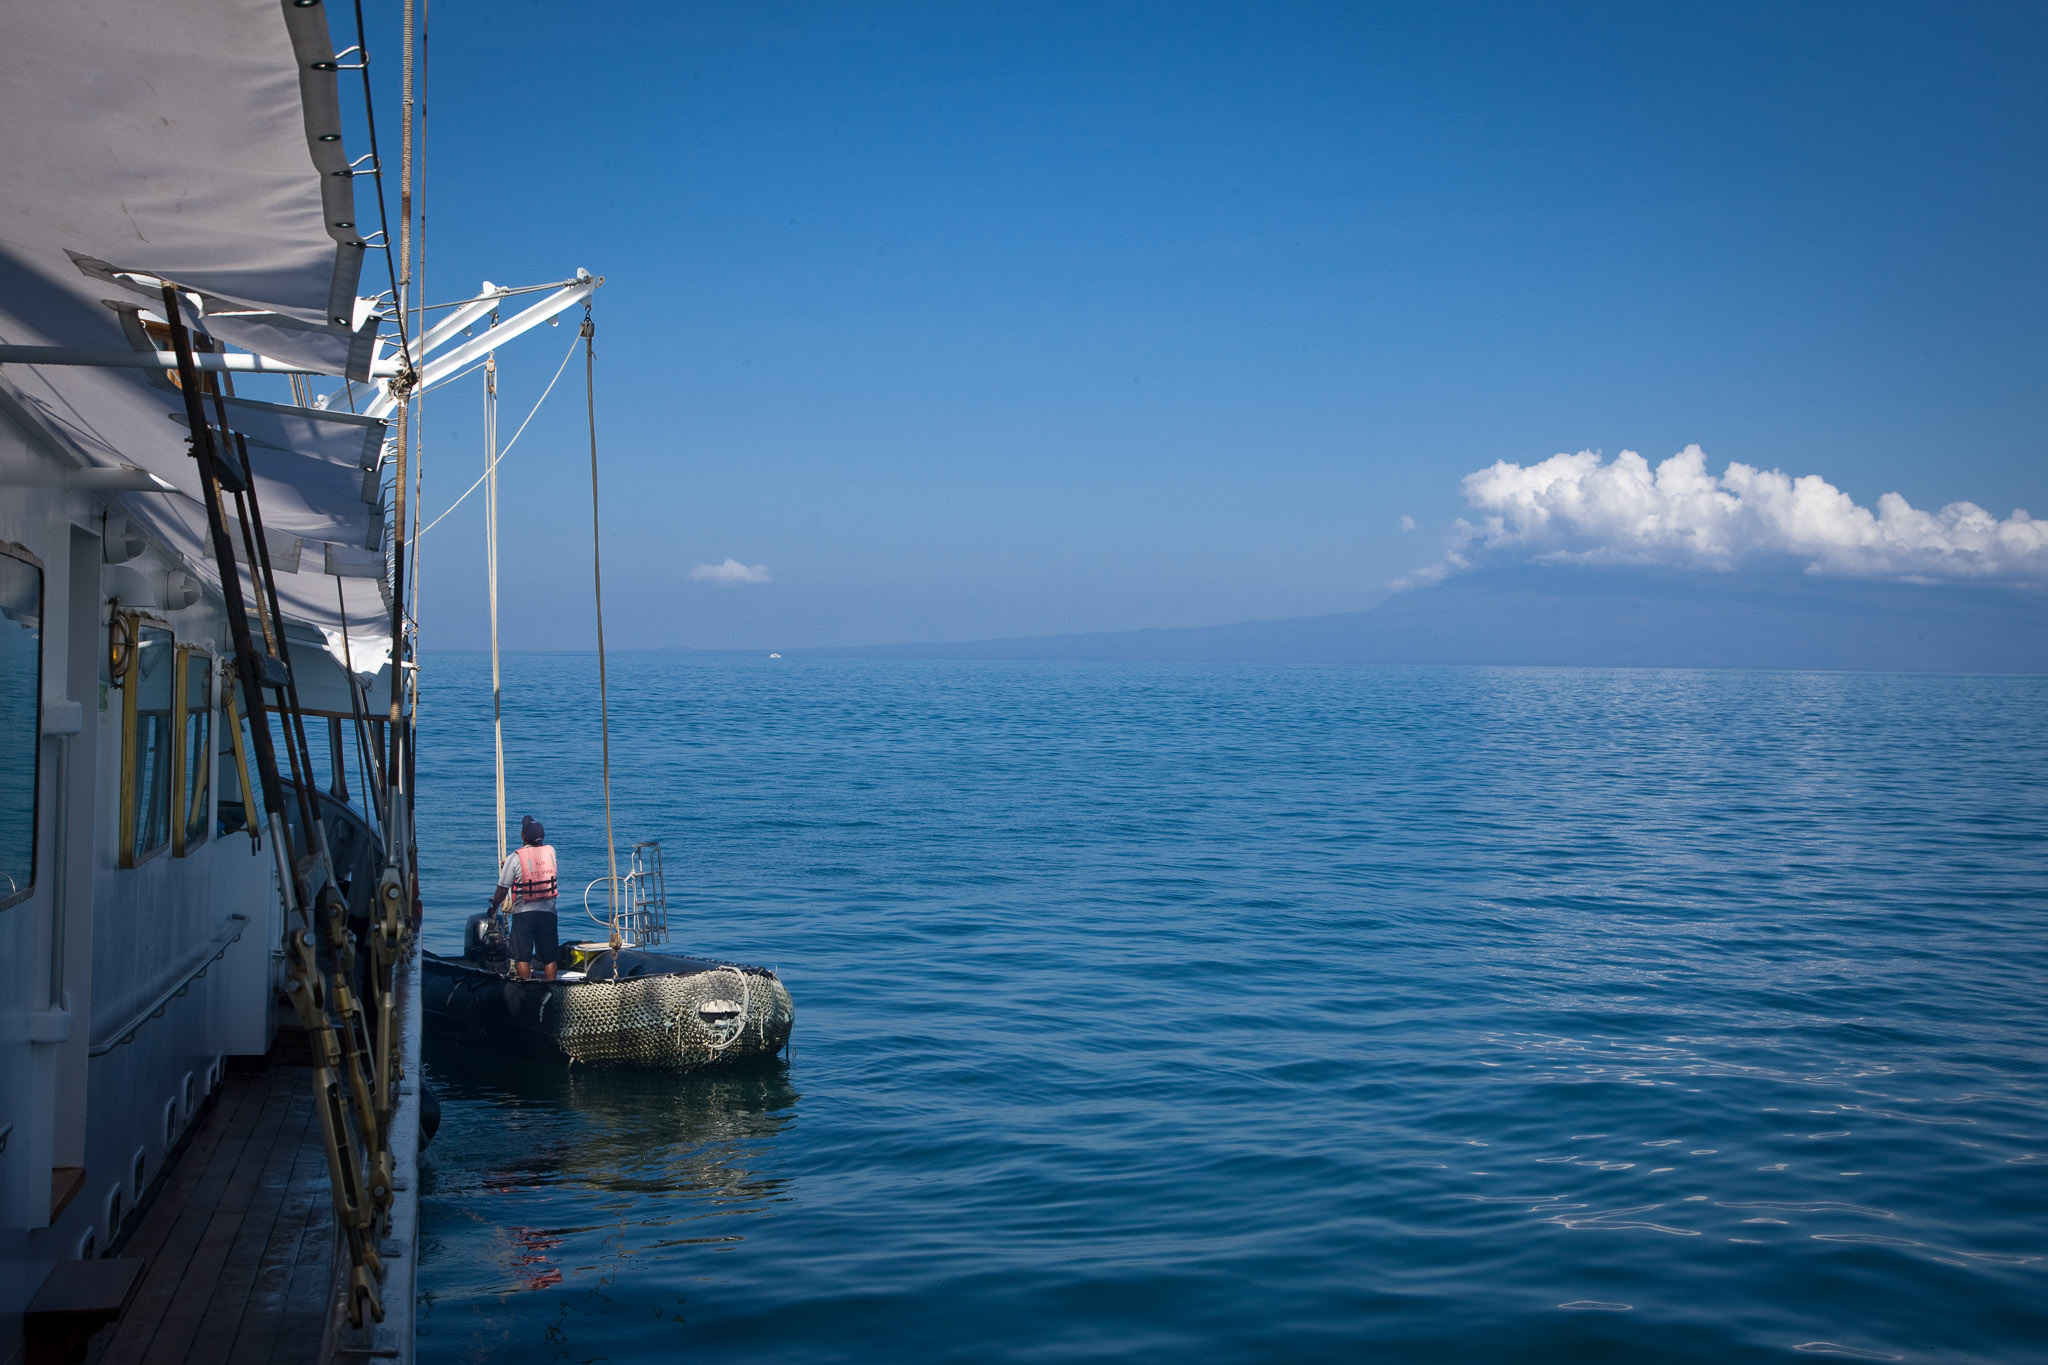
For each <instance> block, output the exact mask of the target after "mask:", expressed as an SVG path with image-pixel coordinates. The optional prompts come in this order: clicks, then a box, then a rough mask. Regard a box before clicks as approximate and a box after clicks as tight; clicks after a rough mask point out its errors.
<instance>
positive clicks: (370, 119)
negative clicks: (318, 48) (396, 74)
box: [355, 0, 412, 369]
mask: <svg viewBox="0 0 2048 1365" xmlns="http://www.w3.org/2000/svg"><path fill="white" fill-rule="evenodd" d="M355 6H356V51H357V52H359V53H360V54H361V55H362V59H363V60H362V61H361V62H360V63H358V65H359V67H360V68H361V70H362V73H363V122H364V123H365V124H366V125H367V126H368V128H369V133H370V164H371V165H372V166H374V167H376V169H375V170H374V171H372V172H371V175H372V176H373V177H374V178H375V179H376V181H377V226H378V227H379V228H381V229H383V234H384V269H385V271H386V272H387V273H388V274H389V275H390V277H391V298H392V301H393V303H395V304H396V305H397V307H396V310H395V311H396V312H397V313H398V348H399V354H401V355H403V356H404V357H405V364H406V368H407V369H411V368H412V341H411V339H410V338H409V337H408V336H407V334H406V330H405V296H404V295H403V294H400V293H399V292H398V262H396V261H394V260H393V259H392V258H391V215H390V214H389V213H388V212H387V211H386V209H385V207H384V158H383V157H382V156H380V155H379V154H378V152H377V102H376V100H375V99H373V98H371V95H370V40H369V39H368V38H366V37H364V36H363V33H364V30H363V0H355ZM408 36H410V35H408ZM406 55H407V57H408V58H409V57H410V56H411V55H412V54H411V50H410V49H409V48H408V50H407V53H406ZM408 112H409V111H408ZM408 131H410V130H408ZM408 169H409V168H408Z"/></svg>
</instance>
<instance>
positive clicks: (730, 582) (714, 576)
mask: <svg viewBox="0 0 2048 1365" xmlns="http://www.w3.org/2000/svg"><path fill="white" fill-rule="evenodd" d="M690 577H691V578H693V579H695V580H696V581H697V582H699V583H716V584H717V585H718V586H719V587H721V588H737V587H739V586H740V585H742V584H744V583H772V582H774V581H775V580H774V579H772V578H770V577H769V576H768V566H767V565H766V564H742V563H740V562H739V561H738V560H737V559H727V560H726V561H725V563H723V564H699V565H698V566H697V567H696V568H694V569H692V570H690Z"/></svg>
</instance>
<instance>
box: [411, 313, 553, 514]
mask: <svg viewBox="0 0 2048 1365" xmlns="http://www.w3.org/2000/svg"><path fill="white" fill-rule="evenodd" d="M580 340H582V337H581V336H580V335H579V336H578V337H576V338H575V339H573V340H571V341H570V342H569V352H568V354H567V355H564V356H563V357H562V363H561V364H560V365H557V366H556V367H555V377H554V379H550V380H549V381H548V386H547V387H546V388H544V389H542V390H541V391H540V397H539V398H538V399H536V400H535V401H534V404H533V412H529V413H527V414H526V422H521V423H520V424H519V430H518V431H515V432H513V433H512V439H511V440H509V441H507V442H505V448H504V449H503V450H501V451H499V452H498V459H497V460H493V461H491V469H496V468H497V467H498V460H502V459H504V458H505V457H506V456H507V455H510V454H511V453H512V447H513V446H516V445H518V444H519V438H520V437H521V436H522V435H524V434H525V433H526V423H527V422H531V421H532V420H533V418H534V413H537V412H539V411H540V405H541V404H542V403H545V402H547V401H548V395H549V394H551V393H553V392H554V391H555V384H556V382H557V381H558V380H560V379H561V377H562V372H563V371H564V370H566V369H568V368H569V362H570V361H571V360H573V359H575V357H576V342H577V341H580ZM489 474H490V470H486V471H485V472H484V473H483V474H479V475H478V476H477V480H476V482H475V483H473V484H471V485H470V486H469V487H467V488H465V489H463V490H462V497H460V498H457V499H456V500H455V501H454V502H451V503H449V504H448V508H447V510H446V511H444V512H442V513H441V515H440V516H438V517H435V518H434V519H433V520H432V521H430V522H428V523H427V524H426V525H425V526H422V527H420V529H419V530H418V531H417V532H415V533H414V534H413V539H414V540H415V541H417V540H418V539H419V538H420V537H421V536H423V535H425V534H426V533H427V532H429V531H431V530H433V529H434V528H435V527H436V526H439V525H440V524H441V523H442V522H444V521H446V520H448V518H449V516H450V514H452V513H453V512H454V511H455V509H456V508H458V507H460V506H462V504H463V501H464V499H466V498H468V497H469V495H470V494H471V493H474V492H476V490H477V489H479V488H482V487H483V486H484V479H485V478H487V477H489Z"/></svg>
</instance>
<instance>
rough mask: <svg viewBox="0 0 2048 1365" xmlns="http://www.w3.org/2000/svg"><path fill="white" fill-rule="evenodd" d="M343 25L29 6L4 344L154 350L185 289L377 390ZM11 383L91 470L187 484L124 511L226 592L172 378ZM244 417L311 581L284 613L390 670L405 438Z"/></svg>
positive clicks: (143, 8)
mask: <svg viewBox="0 0 2048 1365" xmlns="http://www.w3.org/2000/svg"><path fill="white" fill-rule="evenodd" d="M328 8H329V6H328V5H327V4H323V3H319V0H314V3H310V4H306V3H291V0H283V2H282V3H281V0H186V2H185V3H179V4H175V5H166V4H163V3H161V0H65V3H62V4H55V3H49V4H44V3H37V4H25V5H16V6H10V7H9V11H8V14H7V19H6V22H5V25H4V30H5V31H4V41H0V128H4V129H5V130H6V132H5V136H6V139H7V147H8V150H7V157H6V172H5V174H4V175H0V343H6V344H10V345H16V346H47V347H75V348H85V349H89V350H93V351H99V352H108V351H133V350H137V349H146V348H150V347H153V346H154V343H152V342H150V341H149V339H148V338H147V337H146V336H144V335H143V334H142V332H141V328H140V323H139V322H138V320H137V314H136V310H137V309H138V308H140V309H143V310H147V311H150V312H153V313H160V312H161V311H162V308H163V301H162V297H161V293H160V292H159V286H158V284H157V281H159V280H167V281H170V282H172V283H174V284H175V285H176V286H177V287H178V288H179V289H180V290H181V291H183V299H184V303H185V312H186V315H187V317H188V318H190V319H191V320H193V321H194V322H195V323H197V325H198V326H199V327H201V328H202V329H204V330H205V331H206V332H208V333H209V334H211V335H212V336H214V337H215V338H217V339H219V340H221V341H223V342H226V343H228V344H231V345H238V346H241V347H244V348H245V349H249V350H254V351H256V352H259V353H261V354H264V355H269V356H272V357H273V358H276V359H280V360H285V361H288V362H290V363H292V364H295V365H300V366H303V367H305V368H308V369H318V370H322V371H325V372H328V373H334V374H350V375H353V376H355V377H357V378H363V377H367V375H368V373H369V364H370V360H371V352H372V351H373V350H374V347H375V330H376V326H377V323H376V319H375V317H374V316H373V312H374V306H373V305H371V304H368V303H367V302H365V301H363V300H359V299H358V298H357V297H356V288H357V279H358V276H359V274H360V272H361V268H362V262H363V254H364V250H365V233H364V231H363V226H364V225H359V224H358V222H357V221H356V216H357V210H356V206H355V194H354V180H353V177H352V176H351V175H350V173H349V169H350V168H349V163H348V157H347V154H346V153H345V152H344V150H343V148H342V143H341V141H340V138H341V113H340V103H339V99H338V91H337V87H336V73H335V71H334V70H333V69H332V67H333V65H334V64H335V43H334V39H333V37H332V36H331V35H330V33H329V29H328V23H329V17H328ZM337 22H339V21H338V20H337ZM319 64H324V65H325V66H327V67H328V68H329V69H326V70H321V69H318V65H319ZM0 385H4V386H5V389H6V394H5V395H4V396H5V397H7V398H8V399H9V402H10V406H13V407H14V408H15V409H16V410H17V412H18V413H19V414H21V415H22V417H23V419H24V420H27V421H28V422H29V423H30V424H31V425H32V426H35V427H38V428H40V429H41V430H42V431H43V433H44V434H45V435H46V437H47V438H48V440H49V442H51V443H54V444H57V445H60V446H61V447H63V448H65V449H67V450H68V451H69V452H70V453H71V454H72V455H73V457H74V458H76V459H78V460H80V461H82V462H83V463H85V464H87V465H89V466H110V467H111V466H122V465H127V466H134V467H137V468H139V469H142V470H146V471H148V472H149V473H150V474H153V475H155V476H157V477H158V478H160V479H161V480H163V481H164V482H165V483H168V484H169V485H171V486H172V487H173V488H174V489H176V490H177V491H176V492H174V493H165V494H155V495H130V496H127V497H126V498H125V504H126V510H127V511H128V512H129V513H130V515H132V516H133V517H134V518H135V519H137V520H138V521H141V522H142V523H144V524H145V525H147V526H148V527H150V528H151V529H152V530H154V531H155V532H156V533H157V535H158V537H159V539H160V540H161V541H162V542H163V543H164V544H166V545H167V546H169V547H170V548H172V549H173V550H174V551H175V552H177V553H178V554H180V555H182V556H183V557H184V558H185V559H186V560H187V561H188V562H189V564H190V565H191V566H192V568H193V569H194V571H195V572H198V573H201V574H202V575H204V576H207V577H210V578H215V579H216V580H217V577H218V576H217V574H216V572H215V570H214V566H213V562H212V545H211V540H210V537H209V536H208V534H207V530H206V515H205V511H204V508H203V505H202V504H201V503H200V502H199V500H198V494H199V479H198V470H197V467H196V465H195V464H194V462H193V460H192V457H191V453H190V450H189V447H188V444H187V436H188V432H187V430H186V428H185V425H184V423H185V420H186V418H185V411H184V406H183V399H182V397H181V396H180V394H179V391H178V389H177V387H176V386H175V384H173V383H172V382H171V380H170V379H169V378H168V377H167V376H166V375H165V374H164V372H163V371H161V370H157V369H110V368H104V367H96V366H90V365H75V366H60V365H40V364H7V365H5V366H4V367H0ZM207 416H208V419H209V420H212V419H213V416H214V414H213V409H212V403H211V401H209V402H208V404H207ZM227 420H228V426H229V428H230V430H232V431H235V432H239V433H240V434H241V435H242V436H243V437H244V438H245V440H246V441H247V443H248V446H249V454H250V462H251V464H252V466H253V472H254V474H255V478H256V481H257V493H258V496H259V497H260V499H261V502H262V511H263V517H264V522H265V525H266V527H267V528H268V529H269V530H270V532H271V540H272V543H273V545H274V546H275V545H276V544H278V543H279V542H280V541H282V540H289V539H291V538H300V539H302V540H303V541H304V542H305V544H304V545H303V547H302V552H301V553H300V554H298V555H297V556H296V570H297V571H296V572H282V571H281V572H280V573H279V575H278V590H279V597H280V599H281V601H282V603H283V606H284V610H285V612H286V613H287V614H288V615H290V616H293V617H295V618H297V619H298V620H300V621H302V622H304V623H305V624H307V625H309V626H313V627H317V628H318V629H319V630H320V631H321V632H322V633H323V634H328V635H330V637H331V638H334V639H336V640H337V641H338V639H339V636H338V634H336V632H338V631H339V630H340V629H341V623H342V620H343V618H344V616H345V617H346V619H347V623H348V630H349V633H350V635H351V637H352V638H353V639H355V640H356V641H358V642H360V643H361V644H362V646H363V651H362V652H363V654H364V656H365V657H364V658H361V659H359V660H358V667H362V666H364V665H365V663H367V665H368V666H369V667H372V668H374V667H375V666H376V664H377V663H378V662H380V661H381V659H382V657H383V654H384V652H385V650H386V649H388V643H389V641H388V635H389V621H390V615H389V605H388V603H387V602H386V601H385V599H384V592H385V589H384V584H383V580H382V576H381V575H382V570H381V564H382V560H383V551H382V548H381V547H382V545H383V539H384V537H383V535H382V523H383V518H384V511H383V508H382V507H381V505H380V502H381V499H380V496H379V492H378V477H379V476H378V470H377V465H378V452H379V449H380V447H381V445H382V442H383V440H384V424H383V423H381V422H379V421H376V420H374V419H371V418H366V417H358V416H356V415H354V414H351V413H343V412H332V413H330V412H325V411H320V410H315V409H311V408H293V407H288V406H284V405H279V404H274V403H259V402H253V401H248V400H241V399H237V400H231V401H230V402H229V403H228V419H227ZM329 546H331V547H332V551H333V552H332V553H330V552H329V549H328V547H329ZM238 548H239V544H238ZM330 567H332V568H335V569H339V570H341V571H343V572H344V574H345V575H346V576H342V577H335V576H331V575H330V574H329V573H328V572H327V570H328V569H329V568H330ZM280 568H281V569H282V568H283V566H282V565H281V566H280ZM366 572H367V573H370V574H372V576H370V577H364V576H361V575H362V574H364V573H366Z"/></svg>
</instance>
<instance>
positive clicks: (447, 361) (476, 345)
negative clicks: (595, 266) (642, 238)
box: [363, 270, 604, 417]
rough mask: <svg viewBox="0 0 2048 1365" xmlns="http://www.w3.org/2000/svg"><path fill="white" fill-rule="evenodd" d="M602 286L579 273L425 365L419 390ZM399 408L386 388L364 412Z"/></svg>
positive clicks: (599, 279)
mask: <svg viewBox="0 0 2048 1365" xmlns="http://www.w3.org/2000/svg"><path fill="white" fill-rule="evenodd" d="M603 283H604V277H603V276H601V275H592V274H591V273H590V272H589V271H587V270H579V271H577V272H576V283H574V284H572V285H570V286H569V287H568V288H566V289H560V290H557V291H556V292H554V293H552V294H550V295H548V296H547V297H546V298H545V299H542V300H541V301H540V302H539V303H536V304H535V305H534V306H533V307H531V308H529V309H527V310H526V311H525V312H523V313H520V314H518V315H517V316H515V317H514V318H513V319H512V320H511V321H510V322H501V323H499V324H498V325H497V326H496V327H493V328H491V329H490V330H489V331H488V332H485V333H484V334H483V335H482V336H479V337H475V338H472V339H471V340H469V341H466V342H464V343H463V344H462V345H460V346H457V347H456V348H455V349H454V350H452V351H450V352H448V354H446V355H444V356H440V357H438V358H436V359H431V360H428V361H426V362H425V364H424V365H423V367H422V368H421V370H420V379H419V387H421V388H425V387H426V386H427V385H429V384H433V383H436V382H438V381H440V380H442V379H446V378H447V377H448V376H449V375H451V374H454V373H455V372H456V371H457V370H459V369H461V368H462V367H463V366H465V365H467V364H469V363H470V362H472V361H475V360H481V359H482V358H483V357H484V356H486V355H488V354H489V353H490V352H492V351H494V350H496V349H497V348H498V347H500V346H503V345H504V344H505V343H506V342H508V341H510V340H511V339H512V338H513V337H516V336H518V335H520V334H521V333H522V332H530V331H532V330H533V329H534V328H536V327H538V326H540V325H541V324H542V323H543V322H546V321H547V320H548V319H550V318H553V317H556V316H558V315H559V314H560V313H561V312H562V311H563V310H564V309H568V308H573V307H575V306H576V305H577V304H579V303H581V302H583V301H584V300H585V299H587V298H589V297H590V295H591V293H592V292H593V291H594V290H596V288H597V287H598V286H599V285H600V284H603ZM397 407H398V403H397V401H396V400H395V399H393V398H392V397H391V386H390V385H388V384H386V385H384V386H383V387H382V389H381V390H380V391H379V392H378V394H377V397H376V398H375V399H373V400H372V401H371V402H370V404H369V406H367V407H365V408H364V409H363V412H364V413H365V414H366V415H367V416H370V417H383V416H385V415H387V414H389V413H391V412H393V411H395V410H396V409H397Z"/></svg>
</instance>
